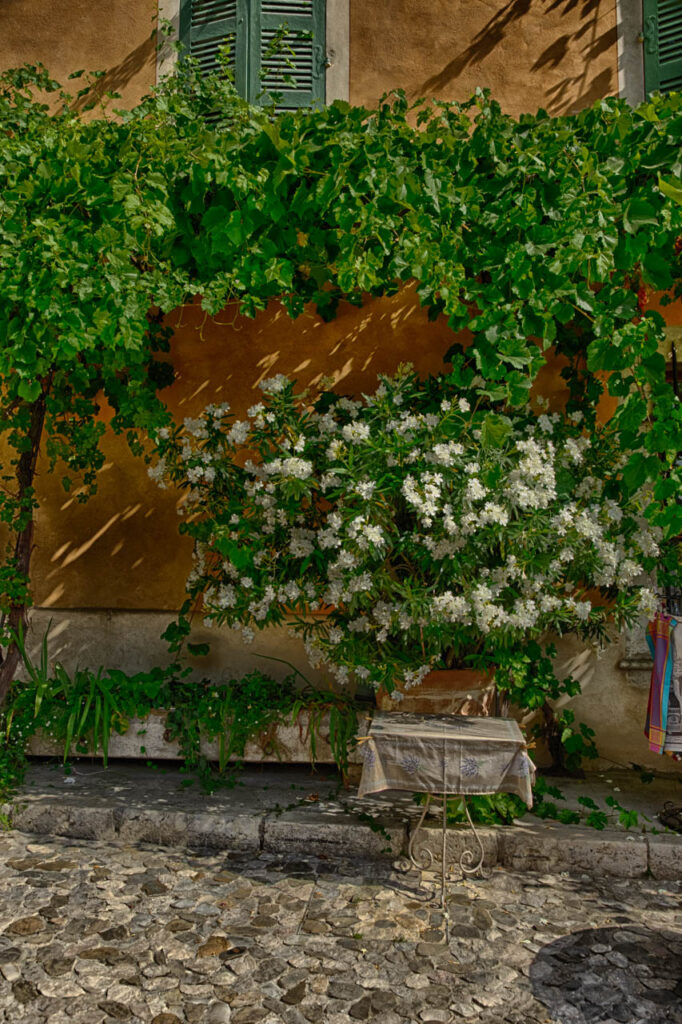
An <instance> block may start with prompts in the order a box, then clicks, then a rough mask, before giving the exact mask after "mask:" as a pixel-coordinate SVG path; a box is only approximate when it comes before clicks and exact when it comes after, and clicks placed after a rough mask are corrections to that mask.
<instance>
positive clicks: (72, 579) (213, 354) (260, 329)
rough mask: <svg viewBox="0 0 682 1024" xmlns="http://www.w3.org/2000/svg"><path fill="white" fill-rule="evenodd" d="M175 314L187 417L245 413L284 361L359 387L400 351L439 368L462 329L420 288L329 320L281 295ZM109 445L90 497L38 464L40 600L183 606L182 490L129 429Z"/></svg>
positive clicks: (389, 367) (308, 380)
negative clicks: (157, 474) (210, 411)
mask: <svg viewBox="0 0 682 1024" xmlns="http://www.w3.org/2000/svg"><path fill="white" fill-rule="evenodd" d="M169 322H170V323H171V324H172V325H173V327H174V328H175V337H174V339H173V342H172V360H173V363H174V365H175V366H176V369H177V380H176V382H175V384H174V385H173V386H172V388H169V389H168V390H167V391H166V392H165V393H164V398H165V400H166V401H167V402H168V404H169V406H170V408H171V410H172V412H173V414H174V415H175V416H176V417H177V418H178V419H180V420H182V419H184V417H186V416H194V415H196V414H197V413H198V412H199V411H200V410H202V409H203V408H204V407H205V406H206V405H208V404H209V403H210V402H223V401H228V402H229V403H230V405H231V406H232V408H233V410H234V411H235V414H236V415H237V416H243V415H244V414H245V412H246V410H247V409H248V408H249V406H251V405H253V404H254V402H256V401H258V398H259V396H260V390H259V388H258V384H259V382H260V381H261V380H263V378H265V377H269V376H272V375H273V374H275V373H285V374H288V375H291V376H294V377H295V378H296V379H297V380H298V382H299V385H300V386H301V387H309V386H315V385H316V384H318V383H319V382H320V380H321V379H322V378H323V377H325V376H326V377H329V378H331V379H332V380H333V381H334V386H335V387H336V389H337V390H339V391H342V392H345V393H348V394H358V393H360V392H362V391H369V390H373V388H374V386H375V385H376V378H377V374H378V373H390V372H393V371H394V370H395V369H396V367H397V366H398V364H399V363H401V362H411V363H413V364H414V366H415V367H416V369H417V370H418V371H419V372H420V373H422V374H428V373H432V372H437V371H439V370H441V369H442V368H443V356H444V354H445V352H446V351H447V349H448V348H449V347H450V346H451V344H452V342H453V340H454V335H453V334H452V332H451V331H450V329H449V328H448V326H447V323H446V321H445V319H444V318H440V319H439V320H438V321H437V322H435V323H429V321H428V318H427V315H426V311H425V310H422V309H421V308H420V306H419V302H418V299H417V297H416V294H415V292H414V289H412V288H409V289H408V288H406V289H403V290H402V291H401V292H399V293H398V294H396V295H393V296H391V297H387V298H380V299H369V300H368V301H367V302H366V303H365V305H364V306H363V307H362V308H356V307H354V306H351V305H349V304H348V303H342V305H341V306H340V308H339V311H338V316H337V317H336V319H335V320H333V321H332V322H331V323H325V322H324V321H323V320H322V319H321V318H320V317H319V316H318V315H317V314H316V313H315V312H314V311H312V310H307V311H306V312H305V313H304V314H303V315H302V316H300V317H299V318H298V319H297V320H295V321H292V320H290V319H289V317H288V316H287V315H286V313H285V312H284V310H283V309H282V308H281V307H280V306H279V305H278V304H275V303H273V304H272V305H271V307H270V308H269V309H268V310H267V311H265V312H264V313H262V314H260V315H259V316H258V317H256V319H255V320H248V319H246V318H245V317H240V316H239V315H238V313H237V310H236V308H228V309H226V310H223V311H222V313H220V314H218V316H216V317H214V318H210V317H207V316H206V315H205V314H204V313H203V312H202V310H201V309H200V308H199V306H198V305H197V306H192V307H186V308H184V309H182V310H178V311H177V312H176V313H175V314H173V316H171V317H170V318H169ZM103 415H104V413H103ZM103 451H104V453H105V463H104V465H103V466H102V469H101V470H100V471H99V474H98V493H97V495H96V496H95V497H94V498H92V499H90V501H88V502H87V503H85V504H81V503H79V502H78V500H77V494H76V493H73V492H72V493H69V494H67V493H66V492H64V490H63V489H62V487H61V482H60V481H61V476H62V474H61V472H56V473H54V474H48V473H47V472H46V471H45V469H44V468H43V470H42V472H41V474H40V478H39V483H38V489H39V494H40V503H41V512H40V515H39V520H38V529H37V531H36V550H35V555H34V581H35V597H36V603H37V604H39V605H43V606H45V607H50V608H132V609H134V608H147V609H153V608H157V609H175V608H177V607H179V605H180V603H181V601H182V597H183V593H184V581H185V578H186V576H187V573H188V571H189V567H190V556H191V545H190V543H189V542H188V541H187V539H185V538H183V537H180V536H179V534H178V524H179V519H178V515H177V511H176V505H177V500H178V495H177V494H176V493H174V492H171V491H168V490H160V489H159V488H157V487H156V485H154V484H153V483H152V482H151V481H150V479H149V477H148V475H147V469H146V466H145V465H144V463H143V462H142V460H141V459H135V458H133V456H132V455H131V454H130V452H129V451H128V448H127V444H126V442H125V440H124V439H123V438H121V437H116V436H114V435H113V434H107V435H106V436H105V438H104V441H103Z"/></svg>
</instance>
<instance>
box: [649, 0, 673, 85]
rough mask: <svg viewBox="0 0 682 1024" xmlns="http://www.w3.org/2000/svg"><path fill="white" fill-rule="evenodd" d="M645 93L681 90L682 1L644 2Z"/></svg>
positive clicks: (655, 0) (661, 0) (659, 0)
mask: <svg viewBox="0 0 682 1024" xmlns="http://www.w3.org/2000/svg"><path fill="white" fill-rule="evenodd" d="M643 16H644V21H643V31H642V38H643V41H644V85H645V88H646V92H647V94H648V93H651V92H657V91H659V92H673V91H678V90H680V89H682V0H643Z"/></svg>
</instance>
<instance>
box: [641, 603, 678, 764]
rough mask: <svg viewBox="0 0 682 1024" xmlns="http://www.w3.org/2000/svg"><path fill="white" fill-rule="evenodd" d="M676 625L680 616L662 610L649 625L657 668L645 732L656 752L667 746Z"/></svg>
mask: <svg viewBox="0 0 682 1024" xmlns="http://www.w3.org/2000/svg"><path fill="white" fill-rule="evenodd" d="M676 625H677V620H676V619H673V618H671V617H670V616H669V615H663V614H661V613H660V612H659V614H657V615H656V618H655V619H654V621H653V622H650V623H649V625H648V626H647V636H646V639H647V643H648V645H649V650H650V651H651V655H652V657H653V659H654V667H653V669H652V671H651V684H650V686H649V706H648V707H647V712H646V724H645V726H644V735H645V736H646V737H647V739H648V740H649V749H650V750H653V752H654V753H655V754H662V753H663V750H664V748H665V734H666V728H667V722H668V704H669V703H670V681H671V679H672V673H673V664H674V660H675V636H674V631H675V626H676Z"/></svg>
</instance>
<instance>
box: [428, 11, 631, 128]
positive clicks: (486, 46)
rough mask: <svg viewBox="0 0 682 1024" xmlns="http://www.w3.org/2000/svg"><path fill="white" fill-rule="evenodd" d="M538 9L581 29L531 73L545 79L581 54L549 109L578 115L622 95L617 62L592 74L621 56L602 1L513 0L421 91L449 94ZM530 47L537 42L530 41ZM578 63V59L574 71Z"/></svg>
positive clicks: (553, 92) (551, 92) (549, 92)
mask: <svg viewBox="0 0 682 1024" xmlns="http://www.w3.org/2000/svg"><path fill="white" fill-rule="evenodd" d="M538 6H539V7H541V8H543V10H542V14H551V13H555V14H556V13H557V12H559V13H560V14H561V15H562V16H564V15H567V16H568V15H570V16H571V18H572V21H573V23H574V24H575V21H576V18H578V19H579V24H578V27H577V28H576V29H574V30H573V31H571V32H567V33H565V34H563V35H560V36H558V37H557V38H556V39H555V40H554V41H553V42H552V43H551V45H550V46H548V47H546V48H545V50H544V51H543V52H542V53H541V54H540V55H539V57H538V58H537V59H536V60H535V61H534V63H533V64H532V66H531V71H533V72H535V73H536V74H542V72H546V71H548V70H551V69H556V68H557V67H560V65H561V64H562V63H564V62H565V61H566V60H567V58H569V56H570V55H571V54H575V55H579V58H580V60H579V62H578V64H579V70H578V72H577V73H576V74H572V75H571V74H567V75H566V77H564V78H562V79H560V80H559V81H558V82H557V83H556V84H555V85H551V86H549V87H547V86H545V94H546V96H547V97H549V102H548V103H546V104H545V105H546V107H547V109H548V111H549V113H550V114H568V113H574V112H576V111H577V110H581V109H582V108H583V107H587V106H589V105H590V104H591V103H593V102H594V101H595V100H597V99H601V98H602V97H604V96H607V95H609V94H611V93H613V92H614V91H616V82H615V69H616V64H615V61H614V66H613V68H603V69H602V70H601V71H598V72H597V73H594V74H593V73H592V71H591V65H592V63H593V62H594V61H595V60H596V59H597V58H598V57H599V56H601V55H602V54H604V53H606V52H607V51H609V50H612V51H613V52H614V53H615V52H616V46H617V28H616V26H615V25H610V26H609V27H608V28H604V26H603V25H602V24H601V22H602V19H603V12H602V11H601V10H600V6H602V3H601V0H509V2H508V3H507V4H505V5H504V6H503V7H502V8H501V9H500V10H499V11H497V12H496V13H495V14H494V15H493V17H492V18H491V19H490V20H489V21H488V22H487V23H486V25H485V26H484V27H483V28H482V29H481V30H480V31H479V32H477V34H476V35H475V36H474V39H473V41H472V42H471V43H470V44H469V46H467V47H466V49H465V50H462V51H461V52H460V53H458V54H457V56H456V57H455V58H454V59H453V60H452V61H450V63H449V64H447V65H446V66H445V67H444V68H442V70H441V71H439V72H438V73H437V74H435V75H432V76H431V77H430V78H428V79H427V80H426V81H425V82H424V83H423V84H422V85H421V86H420V90H419V95H424V94H425V93H430V94H434V95H436V96H439V95H443V94H444V93H445V92H447V91H448V88H449V87H450V86H451V85H452V83H453V82H454V81H455V80H456V79H457V78H459V76H460V75H461V74H462V72H463V71H464V70H465V69H466V68H468V67H473V66H476V65H479V64H481V63H482V62H483V61H485V59H486V58H487V57H490V56H491V55H492V54H493V52H494V51H495V50H496V49H497V48H498V47H499V46H502V45H503V44H504V41H505V37H506V35H507V30H508V29H509V28H510V26H511V25H513V24H514V23H515V22H519V21H521V20H522V19H523V18H525V17H526V16H527V15H529V14H531V13H533V14H535V16H536V17H537V15H538ZM517 31H518V30H517ZM532 32H533V30H532V29H531V30H530V31H528V36H527V37H529V36H531V35H532ZM524 36H525V33H524ZM527 37H526V38H527ZM528 42H529V43H530V42H532V40H531V39H528ZM575 64H576V62H575V60H574V61H573V66H575Z"/></svg>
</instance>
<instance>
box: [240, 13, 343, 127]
mask: <svg viewBox="0 0 682 1024" xmlns="http://www.w3.org/2000/svg"><path fill="white" fill-rule="evenodd" d="M325 6H326V3H325V0H251V2H250V14H251V17H250V25H249V58H250V59H249V99H250V100H251V101H252V102H270V99H271V98H273V97H274V99H275V101H276V103H277V109H278V110H294V109H296V108H298V107H310V106H313V104H320V103H324V97H325V74H326V44H325V31H326V28H325V21H326V19H325ZM282 30H285V35H284V38H283V40H282V41H281V43H280V44H279V45H277V40H278V37H279V34H280V33H281V31H282Z"/></svg>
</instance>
